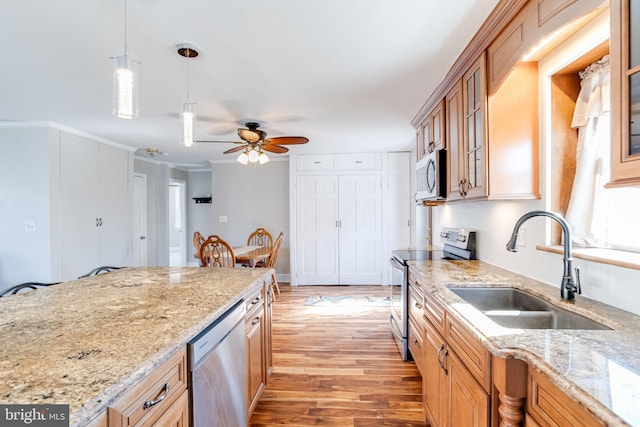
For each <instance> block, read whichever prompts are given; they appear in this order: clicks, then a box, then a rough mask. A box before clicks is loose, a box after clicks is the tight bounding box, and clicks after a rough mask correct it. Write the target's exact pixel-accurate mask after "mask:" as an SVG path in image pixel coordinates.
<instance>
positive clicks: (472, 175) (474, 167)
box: [445, 52, 487, 200]
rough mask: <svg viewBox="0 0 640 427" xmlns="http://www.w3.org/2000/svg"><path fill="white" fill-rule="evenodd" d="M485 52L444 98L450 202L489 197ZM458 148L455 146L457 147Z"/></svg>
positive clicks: (448, 198)
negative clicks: (487, 195) (448, 151)
mask: <svg viewBox="0 0 640 427" xmlns="http://www.w3.org/2000/svg"><path fill="white" fill-rule="evenodd" d="M485 68H486V64H485V55H484V52H483V53H482V54H481V55H480V57H479V58H478V59H477V60H476V62H475V63H474V64H473V65H472V66H471V67H470V68H469V70H468V71H467V72H466V73H465V74H464V76H463V77H462V80H461V83H460V86H457V84H456V85H454V87H453V88H452V89H451V91H450V92H449V93H448V94H447V96H446V98H445V106H446V107H445V108H446V117H447V123H446V134H447V138H451V139H449V140H448V145H449V150H450V153H449V156H448V159H449V163H448V165H447V166H448V168H449V179H448V181H449V192H448V193H449V195H448V197H447V200H457V199H474V198H478V197H483V196H486V194H487V179H486V173H487V171H486V164H487V161H486V155H487V148H486V144H487V137H486V121H487V120H486V117H487V95H486V77H485ZM454 145H455V146H454Z"/></svg>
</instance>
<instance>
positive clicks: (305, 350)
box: [250, 284, 425, 427]
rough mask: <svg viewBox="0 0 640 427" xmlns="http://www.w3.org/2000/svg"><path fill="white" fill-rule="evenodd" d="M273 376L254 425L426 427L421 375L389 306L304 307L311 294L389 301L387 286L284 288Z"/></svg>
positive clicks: (276, 319)
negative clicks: (399, 340) (396, 334)
mask: <svg viewBox="0 0 640 427" xmlns="http://www.w3.org/2000/svg"><path fill="white" fill-rule="evenodd" d="M281 290H282V293H281V294H280V296H279V297H278V299H277V301H276V302H275V303H274V305H273V373H272V375H271V378H270V380H269V384H268V385H267V387H266V389H265V391H264V393H263V394H262V397H261V399H260V401H259V403H258V405H257V407H256V409H255V411H254V413H253V416H252V417H251V420H250V426H251V427H262V426H274V425H288V426H311V425H313V426H318V425H324V426H335V427H340V426H353V427H369V426H424V425H425V424H424V413H423V410H422V400H421V399H422V398H421V387H422V386H421V377H420V374H419V373H418V370H417V369H416V367H415V364H414V363H413V362H403V361H402V360H401V358H400V354H399V353H398V350H397V348H396V345H395V341H394V340H393V337H392V335H391V331H390V329H389V307H374V306H371V305H363V304H353V305H349V306H347V307H345V306H344V305H343V306H340V308H336V307H319V306H305V305H304V302H305V300H306V298H307V297H308V296H317V295H328V296H341V295H350V296H357V295H362V296H387V295H388V293H389V289H388V287H386V286H299V287H290V286H288V285H286V284H284V285H281Z"/></svg>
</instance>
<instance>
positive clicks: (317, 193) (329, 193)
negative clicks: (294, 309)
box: [296, 176, 338, 285]
mask: <svg viewBox="0 0 640 427" xmlns="http://www.w3.org/2000/svg"><path fill="white" fill-rule="evenodd" d="M296 224H297V229H296V234H297V238H296V252H297V257H296V258H297V280H298V283H299V284H304V285H318V284H328V283H338V177H336V176H298V177H297V183H296Z"/></svg>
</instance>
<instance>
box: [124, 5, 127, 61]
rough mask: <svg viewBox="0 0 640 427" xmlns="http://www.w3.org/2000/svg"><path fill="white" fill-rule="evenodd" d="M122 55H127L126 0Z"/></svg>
mask: <svg viewBox="0 0 640 427" xmlns="http://www.w3.org/2000/svg"><path fill="white" fill-rule="evenodd" d="M124 56H127V0H124Z"/></svg>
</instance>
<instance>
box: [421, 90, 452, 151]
mask: <svg viewBox="0 0 640 427" xmlns="http://www.w3.org/2000/svg"><path fill="white" fill-rule="evenodd" d="M444 123H445V108H444V99H441V100H439V101H438V102H437V103H436V104H435V105H434V106H433V107H432V109H431V110H430V111H429V113H428V114H427V116H426V117H425V119H424V120H423V122H422V123H421V125H420V127H419V128H418V132H417V134H418V138H417V147H416V148H417V156H418V161H420V160H421V159H423V158H424V157H425V156H426V155H427V154H429V153H432V152H434V151H435V150H441V149H444V148H446V139H445V136H446V135H445V127H444Z"/></svg>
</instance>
